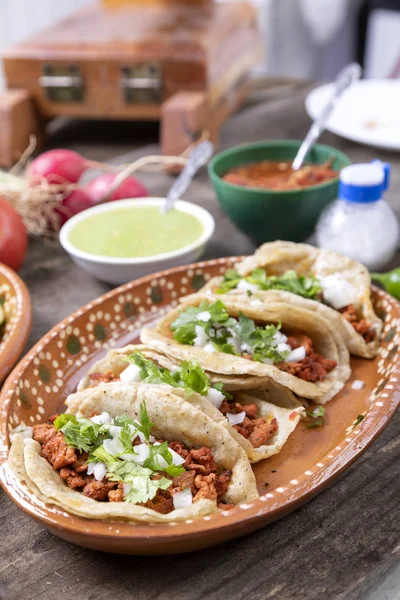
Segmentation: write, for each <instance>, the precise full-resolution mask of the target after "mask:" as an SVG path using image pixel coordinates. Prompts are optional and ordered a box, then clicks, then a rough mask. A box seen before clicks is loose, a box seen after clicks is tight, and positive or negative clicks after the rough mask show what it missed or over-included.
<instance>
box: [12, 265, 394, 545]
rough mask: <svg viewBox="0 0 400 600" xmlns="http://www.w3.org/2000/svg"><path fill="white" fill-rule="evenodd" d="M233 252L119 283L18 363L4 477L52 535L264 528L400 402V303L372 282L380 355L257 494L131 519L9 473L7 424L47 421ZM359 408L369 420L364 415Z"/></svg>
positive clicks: (153, 537) (174, 537)
mask: <svg viewBox="0 0 400 600" xmlns="http://www.w3.org/2000/svg"><path fill="white" fill-rule="evenodd" d="M237 260H238V259H237V258H227V259H218V260H214V261H209V262H201V263H197V264H194V265H190V266H184V267H178V268H175V269H171V270H169V271H164V272H161V273H158V274H155V275H151V276H148V277H144V278H142V279H139V280H137V281H133V282H131V283H128V284H127V285H124V286H122V287H120V288H117V289H116V290H113V291H111V292H109V293H108V294H105V295H104V296H102V297H100V298H98V299H97V300H95V301H93V302H90V303H89V304H87V305H86V306H85V307H83V308H81V309H79V310H78V311H77V312H75V313H74V314H73V315H71V316H70V317H68V318H67V319H65V320H64V321H63V322H62V323H60V324H59V325H57V326H56V327H54V328H53V329H52V330H51V331H50V332H49V333H48V334H47V335H46V336H45V337H44V338H43V339H42V340H41V341H40V342H39V343H38V344H36V346H35V347H34V348H33V349H32V350H31V351H30V352H29V354H28V355H27V356H26V357H25V358H24V359H23V360H22V361H21V362H20V364H19V365H18V366H17V367H16V369H15V370H14V371H13V373H12V374H11V375H10V377H9V378H8V380H7V382H6V384H5V386H4V389H3V391H2V394H1V398H0V411H1V413H0V417H1V423H0V427H1V429H0V465H1V466H0V479H1V483H2V486H3V487H4V489H5V491H6V492H7V493H8V494H9V495H10V497H11V498H12V499H13V500H14V502H16V503H17V504H18V506H19V507H20V508H22V509H23V510H24V511H25V512H27V513H28V514H30V515H31V516H32V517H34V518H35V519H36V520H37V521H39V522H40V523H42V524H43V525H44V526H46V527H47V528H48V529H50V530H51V531H53V533H55V534H56V535H58V536H60V537H62V538H64V539H66V540H69V541H71V542H74V543H76V544H81V545H82V546H87V547H90V548H95V549H98V550H105V551H109V552H121V553H129V554H162V553H173V552H185V551H190V550H196V549H200V548H204V547H206V546H211V545H213V544H216V543H219V542H222V541H225V540H229V539H232V538H235V537H238V536H241V535H243V534H245V533H248V532H250V531H252V530H255V529H257V528H260V527H263V526H264V525H267V524H268V523H271V522H272V521H274V520H276V519H278V518H280V517H283V516H284V515H286V514H288V513H289V512H290V511H292V510H294V509H295V508H297V507H299V506H300V505H301V504H303V503H304V502H306V501H307V500H309V499H310V498H311V497H312V496H314V495H315V494H317V493H318V492H320V491H321V490H323V489H324V487H326V486H327V485H328V484H329V483H331V482H332V480H333V479H334V478H335V477H337V476H338V475H339V474H340V473H341V472H342V471H343V470H344V469H346V468H347V467H348V466H349V465H350V464H351V463H352V462H353V461H354V460H355V459H356V458H357V457H358V456H359V455H360V454H361V453H362V452H363V451H364V450H365V449H366V447H367V446H368V445H369V444H370V443H371V442H372V440H373V439H374V438H375V437H376V436H377V435H378V434H379V433H380V432H381V431H382V429H383V428H384V427H385V426H386V425H387V424H388V422H389V420H390V418H391V417H392V415H393V414H394V412H395V410H396V408H397V407H398V405H399V402H400V389H399V375H400V372H399V371H400V369H399V343H400V332H399V322H400V320H399V317H400V304H399V303H397V302H396V301H395V300H393V299H392V298H391V297H390V296H388V295H387V294H385V293H384V292H382V291H379V290H376V289H375V290H374V292H373V300H374V304H375V309H376V311H377V313H378V314H379V315H380V316H381V317H382V318H383V320H384V323H385V327H384V332H383V340H382V347H381V349H380V351H379V354H378V356H377V357H376V358H375V359H374V360H364V359H359V358H352V370H353V372H352V377H351V379H350V381H349V382H348V383H347V385H346V387H345V389H344V390H343V391H342V392H341V393H340V394H339V395H338V396H337V397H336V398H335V399H333V400H332V401H331V402H329V404H328V406H327V417H326V425H325V426H324V427H323V428H321V429H306V427H305V426H304V424H303V423H300V424H299V426H298V427H297V429H296V431H295V432H294V434H293V435H292V436H291V438H290V439H289V442H288V443H287V444H286V446H285V447H284V449H283V451H282V452H281V453H280V454H278V455H277V456H274V457H272V458H269V459H268V460H265V461H263V462H261V463H259V464H257V465H256V466H255V467H254V471H255V475H256V478H257V483H258V489H259V493H260V499H259V500H257V501H255V502H252V503H250V504H242V505H240V506H237V507H235V508H234V509H233V510H231V511H228V512H226V513H222V514H215V515H210V516H206V517H201V518H199V519H196V520H188V521H185V522H183V523H169V524H161V525H159V524H156V525H148V524H140V525H130V524H126V523H125V524H124V523H121V522H115V521H114V522H110V521H107V522H105V521H101V522H99V521H95V520H90V519H83V518H79V517H75V516H71V515H69V514H67V513H65V512H63V511H61V510H59V509H56V508H54V507H52V506H49V505H45V504H43V503H42V502H40V501H38V500H36V499H35V497H34V496H33V495H32V494H31V493H30V492H29V491H28V490H27V489H26V488H25V486H23V485H21V484H19V483H18V482H17V481H16V480H15V479H14V478H13V476H12V474H11V473H10V471H9V470H8V469H7V465H6V460H7V454H8V448H9V440H8V433H9V431H10V430H11V429H13V428H14V427H16V426H17V425H18V424H19V423H21V422H22V421H24V422H25V423H26V424H28V425H32V424H34V423H38V422H41V421H45V420H46V419H47V418H48V417H49V416H50V415H52V414H54V413H55V412H57V411H58V410H60V409H61V408H62V406H63V400H64V399H65V397H66V396H67V395H68V394H69V393H70V392H72V391H73V390H74V389H75V387H76V385H77V383H78V381H79V379H80V377H81V376H82V375H83V373H84V372H85V371H86V370H87V369H88V367H89V365H90V364H91V363H92V362H94V361H95V360H98V359H99V357H100V355H102V354H104V352H105V351H106V350H107V349H109V348H112V347H115V346H122V345H124V344H126V343H127V342H132V341H136V340H138V336H139V332H140V329H141V327H142V326H143V325H144V324H146V325H148V324H149V323H151V322H153V321H154V320H155V319H157V318H158V317H160V316H161V315H162V314H165V313H166V312H167V311H168V310H169V309H170V307H171V306H176V304H177V299H178V297H179V296H182V295H185V294H188V293H190V292H193V291H194V290H197V289H199V288H200V287H201V286H202V285H203V283H204V282H205V281H206V280H207V279H209V278H210V277H212V276H215V275H217V274H219V273H221V272H223V271H224V270H225V269H226V268H227V267H230V266H232V265H233V264H234V263H235V262H237ZM355 379H359V380H362V381H364V382H365V386H364V388H363V389H361V390H353V389H352V387H351V384H352V381H354V380H355ZM359 415H362V416H363V419H362V420H361V421H360V422H359V423H358V421H359V420H360V418H358V417H359Z"/></svg>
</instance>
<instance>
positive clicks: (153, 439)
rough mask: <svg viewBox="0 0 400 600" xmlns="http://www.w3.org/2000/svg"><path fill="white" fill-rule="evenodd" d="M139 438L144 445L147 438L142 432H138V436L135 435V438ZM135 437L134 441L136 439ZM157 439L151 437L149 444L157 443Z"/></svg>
mask: <svg viewBox="0 0 400 600" xmlns="http://www.w3.org/2000/svg"><path fill="white" fill-rule="evenodd" d="M137 436H139V440H140V441H141V442H142V444H144V443H145V442H146V437H145V435H144V433H142V432H141V431H138V432H137V435H135V437H137ZM135 437H134V438H133V439H135ZM155 439H156V438H155V437H154V435H149V442H152V443H153V442H154V441H155Z"/></svg>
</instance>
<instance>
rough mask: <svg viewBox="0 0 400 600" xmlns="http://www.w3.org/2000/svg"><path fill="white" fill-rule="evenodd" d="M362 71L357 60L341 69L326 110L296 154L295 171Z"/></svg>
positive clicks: (300, 165) (312, 126) (315, 122)
mask: <svg viewBox="0 0 400 600" xmlns="http://www.w3.org/2000/svg"><path fill="white" fill-rule="evenodd" d="M361 72H362V69H361V66H360V65H359V64H358V63H356V62H354V63H350V64H349V65H347V66H346V67H344V68H343V69H342V70H341V71H339V73H338V75H337V76H336V79H335V81H334V85H333V92H332V95H331V97H330V98H329V100H328V102H327V105H326V106H325V108H324V110H323V111H322V113H321V114H320V115H319V117H317V118H316V119H315V121H314V123H313V124H312V125H311V127H310V129H309V131H308V133H307V135H306V137H305V138H304V141H303V143H302V144H301V146H300V148H299V150H298V152H297V154H296V157H295V159H294V161H293V163H292V169H293V171H298V170H299V169H300V168H301V167H302V166H303V163H304V160H305V158H306V156H307V154H308V153H309V151H310V150H311V148H312V146H314V144H315V142H316V141H317V139H318V138H319V136H320V135H321V133H322V132H323V131H324V129H325V125H326V122H327V120H328V119H329V117H330V116H331V114H332V111H333V109H334V108H335V106H336V104H337V102H338V100H339V98H340V96H341V95H342V94H343V92H344V91H345V90H346V89H347V88H348V87H349V86H350V85H351V84H352V83H354V82H355V81H357V80H358V79H360V77H361Z"/></svg>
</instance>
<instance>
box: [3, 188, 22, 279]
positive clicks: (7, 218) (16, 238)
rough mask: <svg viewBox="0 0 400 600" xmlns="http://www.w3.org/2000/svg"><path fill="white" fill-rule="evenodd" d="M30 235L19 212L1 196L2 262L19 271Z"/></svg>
mask: <svg viewBox="0 0 400 600" xmlns="http://www.w3.org/2000/svg"><path fill="white" fill-rule="evenodd" d="M27 245H28V235H27V233H26V229H25V225H24V222H23V220H22V219H21V217H20V216H19V214H18V213H17V211H16V210H14V208H13V207H12V206H11V204H10V203H9V202H7V200H5V199H4V198H2V197H1V196H0V262H2V263H4V264H5V265H7V266H8V267H11V268H12V269H14V271H18V269H20V268H21V266H22V263H23V262H24V258H25V252H26V248H27Z"/></svg>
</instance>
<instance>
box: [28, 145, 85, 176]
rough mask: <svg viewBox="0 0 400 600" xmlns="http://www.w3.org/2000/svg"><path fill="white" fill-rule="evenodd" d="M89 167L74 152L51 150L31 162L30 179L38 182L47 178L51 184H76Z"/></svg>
mask: <svg viewBox="0 0 400 600" xmlns="http://www.w3.org/2000/svg"><path fill="white" fill-rule="evenodd" d="M86 167H87V165H86V160H85V159H84V158H83V157H82V156H81V155H80V154H78V153H77V152H73V151H72V150H63V149H61V148H60V149H58V150H49V151H48V152H44V153H43V154H40V156H38V157H37V158H35V160H33V161H32V162H31V164H30V165H29V168H28V177H29V178H30V179H31V180H33V181H35V180H37V182H39V181H40V179H42V178H45V179H47V181H48V182H49V183H65V182H70V183H76V182H77V181H78V180H79V178H80V176H81V175H82V173H83V172H84V171H85V169H86Z"/></svg>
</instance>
